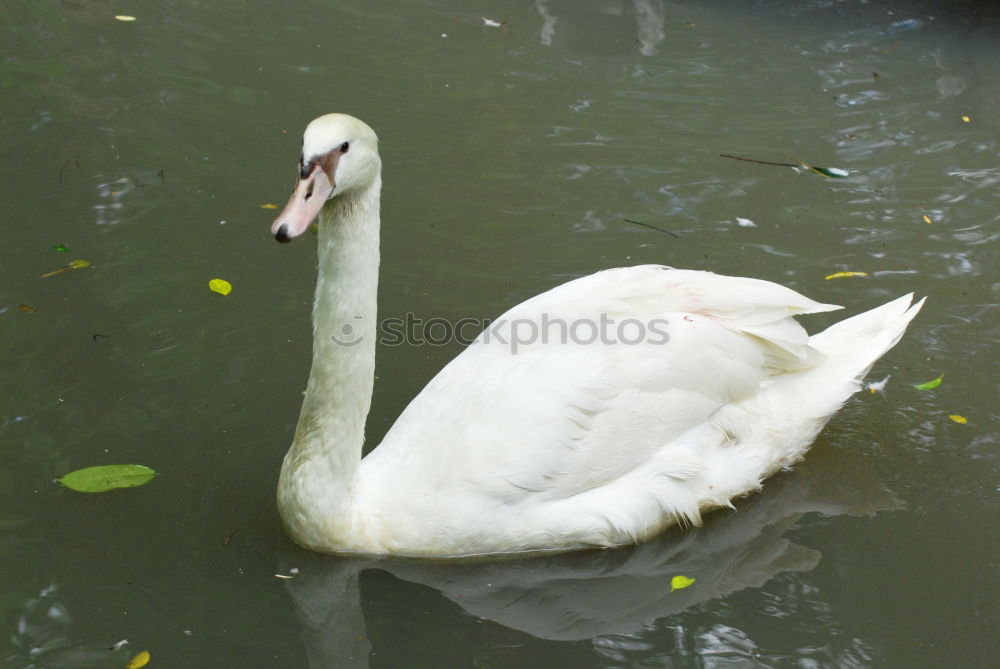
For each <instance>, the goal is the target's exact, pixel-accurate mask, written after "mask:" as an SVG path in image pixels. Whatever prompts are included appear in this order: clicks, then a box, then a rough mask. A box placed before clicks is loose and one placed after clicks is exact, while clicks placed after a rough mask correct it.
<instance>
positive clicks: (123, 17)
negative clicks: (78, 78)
mask: <svg viewBox="0 0 1000 669" xmlns="http://www.w3.org/2000/svg"><path fill="white" fill-rule="evenodd" d="M115 20H116V21H126V22H128V21H135V17H134V16H129V15H128V14H117V15H116V16H115ZM138 666H140V667H141V666H142V665H141V664H140V665H138Z"/></svg>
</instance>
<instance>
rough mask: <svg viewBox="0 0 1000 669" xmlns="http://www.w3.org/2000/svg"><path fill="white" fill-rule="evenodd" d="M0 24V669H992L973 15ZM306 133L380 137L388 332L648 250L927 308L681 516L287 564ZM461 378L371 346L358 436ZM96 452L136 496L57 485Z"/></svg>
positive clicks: (278, 16) (243, 12)
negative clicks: (713, 501) (816, 413)
mask: <svg viewBox="0 0 1000 669" xmlns="http://www.w3.org/2000/svg"><path fill="white" fill-rule="evenodd" d="M0 17H2V18H3V23H2V27H0V34H2V36H3V39H2V43H0V55H2V58H0V86H2V91H3V96H2V98H0V109H2V115H0V118H2V121H0V138H2V142H0V147H2V152H3V156H4V160H3V161H2V163H0V170H2V181H3V184H4V189H5V193H6V198H5V201H6V203H7V207H8V209H7V214H6V215H5V229H6V230H7V233H6V235H5V240H4V244H3V246H2V250H0V340H2V344H3V345H2V349H0V350H2V351H3V353H2V355H3V358H2V365H0V379H2V386H0V388H2V392H0V453H2V455H3V459H2V463H0V499H2V502H0V564H2V565H3V567H2V569H0V626H2V634H0V639H2V640H0V665H2V666H4V667H18V668H21V667H25V668H26V667H53V668H55V667H75V668H89V667H124V666H125V665H126V664H127V663H128V662H129V660H130V659H131V658H133V657H134V656H135V655H137V654H138V653H139V652H140V651H148V652H149V653H150V657H151V661H150V663H149V665H148V666H150V667H185V666H186V667H209V666H211V667H264V666H267V667H276V668H285V667H310V668H311V669H320V668H327V667H371V668H376V667H410V668H414V667H428V668H432V667H433V668H438V667H535V666H537V667H541V666H566V667H580V668H582V667H595V668H596V667H671V668H674V667H714V668H721V667H726V668H732V667H740V668H742V667H803V668H810V667H834V666H836V667H901V668H902V667H906V668H914V667H928V668H930V667H934V668H936V667H942V666H954V667H985V666H995V665H997V663H998V662H1000V644H998V641H997V638H998V637H997V634H996V630H997V626H998V623H1000V616H998V606H997V603H998V601H1000V579H998V573H997V555H1000V511H998V508H1000V505H998V503H997V502H998V495H1000V423H998V417H1000V412H998V408H997V407H998V405H997V382H996V379H997V377H998V375H1000V355H998V340H1000V275H998V273H997V271H996V268H997V266H998V262H1000V257H998V256H1000V254H998V251H997V240H998V236H1000V230H998V221H1000V215H998V212H1000V189H998V185H1000V152H998V139H1000V79H998V78H997V76H996V63H997V62H998V60H1000V39H998V34H1000V11H998V10H997V8H996V7H995V5H993V3H989V2H973V1H972V0H968V1H964V2H963V1H960V0H954V1H953V2H948V1H944V0H942V1H940V2H932V1H931V0H924V1H920V0H912V1H907V0H889V1H887V2H878V3H875V2H867V1H865V0H806V1H803V2H782V1H779V0H754V1H749V2H743V1H737V0H729V1H726V0H720V1H718V2H711V3H706V2H695V1H691V0H688V1H676V2H674V1H667V0H588V1H586V2H569V1H568V0H534V1H529V0H524V1H522V2H516V3H494V2H484V1H482V0H473V1H472V2H465V3H456V2H446V1H445V0H400V1H398V2H383V3H369V2H362V1H361V0H341V1H340V2H329V1H326V2H320V1H319V0H292V1H291V2H285V3H254V2H248V1H246V0H215V1H213V2H178V1H173V2H171V1H167V0H161V1H158V2H141V3H140V2H121V3H112V2H106V1H103V0H100V1H94V2H82V1H79V0H62V1H56V0H32V1H29V0H10V1H8V2H5V3H4V4H3V7H2V8H0ZM129 19H131V20H129ZM330 111H342V112H348V113H351V114H353V115H355V116H358V117H360V118H362V119H364V120H365V121H367V122H368V123H369V124H370V125H371V126H372V127H373V128H375V130H376V131H377V132H378V133H379V137H380V149H381V152H382V156H383V161H384V169H385V188H384V192H383V203H382V221H383V223H382V261H381V262H382V269H381V277H380V283H381V290H380V296H379V309H380V311H381V313H382V314H384V315H387V316H402V315H404V314H407V313H409V314H413V315H416V316H418V317H421V318H425V319H426V318H432V317H435V318H442V319H448V320H450V321H451V322H454V321H455V320H457V319H461V318H477V319H482V318H490V317H495V316H497V315H499V314H500V313H502V312H503V311H505V310H506V309H507V308H509V307H510V306H512V305H514V304H516V303H518V302H520V301H522V300H524V299H527V298H528V297H530V296H532V295H535V294H537V293H538V292H540V291H543V290H546V289H548V288H550V287H552V286H555V285H557V284H559V283H561V282H563V281H566V280H568V279H570V278H574V277H578V276H583V275H585V274H589V273H591V272H594V271H597V270H600V269H604V268H608V267H616V266H623V265H634V264H642V263H663V264H668V265H672V266H676V267H687V268H693V269H706V270H712V271H715V272H719V273H725V274H734V275H739V276H753V277H759V278H764V279H769V280H772V281H776V282H779V283H782V284H784V285H788V286H790V287H792V288H794V289H795V290H798V291H800V292H802V293H804V294H805V295H808V296H810V297H812V298H814V299H817V300H819V301H822V302H829V303H834V304H841V305H844V306H845V307H846V309H845V311H844V312H841V313H845V314H853V313H857V312H860V311H862V310H864V309H868V308H871V307H874V306H876V305H878V304H881V303H882V302H885V301H887V300H889V299H891V298H893V297H896V296H899V295H902V294H905V293H909V292H914V293H916V294H917V295H927V296H928V302H927V304H926V306H925V307H924V309H923V311H922V312H921V313H920V314H919V316H918V317H917V319H916V320H915V321H914V322H913V324H912V325H911V327H910V328H909V331H908V332H907V334H906V336H905V337H904V339H903V340H902V342H901V343H900V344H899V345H898V346H896V347H895V348H894V349H893V350H892V351H891V352H890V353H888V354H887V355H886V356H885V357H884V359H883V360H882V361H880V362H879V363H878V364H877V365H876V367H875V368H874V369H873V371H872V372H871V374H870V377H869V381H876V382H877V381H882V380H884V379H887V382H886V383H885V385H884V387H881V389H876V392H862V393H859V394H857V395H856V396H855V397H854V398H852V399H851V400H850V401H848V403H847V404H846V405H845V406H844V408H843V409H842V410H841V411H840V413H838V415H837V416H836V417H835V418H834V419H833V420H832V421H831V422H830V423H829V425H828V426H827V427H826V429H825V430H824V431H823V433H822V434H821V436H820V437H819V439H818V440H817V442H816V443H815V444H814V446H813V448H812V450H811V451H810V453H809V455H808V456H807V458H806V459H805V461H804V462H802V463H801V464H800V465H798V466H796V467H795V468H794V469H792V470H790V471H787V472H782V473H781V474H779V475H778V476H776V477H774V478H772V479H771V480H769V481H768V482H767V483H766V484H765V486H764V489H763V491H762V492H761V493H759V494H755V495H751V496H749V497H746V498H744V499H741V500H739V501H738V502H737V504H736V509H735V511H720V512H716V513H714V514H712V515H710V516H708V517H707V519H706V522H705V524H704V526H703V527H701V528H697V529H690V530H684V529H677V528H675V529H672V530H670V531H668V532H666V533H665V534H663V535H662V536H660V537H658V538H657V539H655V540H653V541H651V542H648V543H646V544H644V545H641V546H637V547H632V548H623V549H617V550H605V551H584V552H580V553H575V554H567V555H562V556H556V557H544V558H538V559H531V560H504V561H492V562H490V561H487V562H478V563H461V564H454V563H440V562H434V563H424V562H419V561H406V560H348V559H344V558H337V557H330V556H321V555H313V554H311V553H309V552H307V551H304V550H302V549H300V548H298V547H296V546H295V545H294V544H292V543H291V542H290V541H289V540H288V539H287V538H286V537H285V536H284V534H283V532H282V530H281V526H280V523H279V520H278V517H277V512H276V509H275V503H274V490H275V485H276V481H277V474H278V471H279V468H280V465H281V459H282V456H283V454H284V452H285V450H286V448H287V446H288V444H289V443H290V441H291V438H292V435H293V431H294V426H295V421H296V419H297V416H298V409H299V405H300V403H301V398H302V391H303V390H304V388H305V382H306V379H307V376H308V372H309V365H310V344H311V330H310V325H309V312H310V306H311V301H312V290H313V285H314V279H315V272H316V259H315V238H313V237H311V236H309V235H306V236H305V237H304V238H303V239H302V240H299V241H298V242H297V243H295V244H291V245H289V246H279V245H277V244H275V243H274V240H273V238H272V237H271V236H270V234H269V227H270V223H271V221H272V220H273V219H274V216H275V214H276V212H275V211H274V209H273V207H274V206H275V205H277V206H281V205H282V204H283V202H284V200H285V199H286V198H287V197H288V195H289V192H290V189H291V186H292V184H293V180H294V178H295V174H296V161H297V160H298V152H299V148H300V137H301V132H302V129H303V128H304V127H305V124H306V123H307V122H308V121H309V120H310V119H312V118H313V117H315V116H318V115H320V114H323V113H326V112H330ZM721 154H726V155H728V156H736V157H737V158H745V159H750V160H756V161H762V162H764V163H775V162H776V163H787V164H789V165H791V167H789V166H776V165H768V164H761V163H756V162H749V161H747V160H737V159H733V158H729V157H724V156H723V155H721ZM815 168H836V169H838V170H843V171H845V172H846V173H847V174H846V176H843V177H841V176H835V177H830V176H828V175H827V174H823V173H821V172H822V170H817V169H815ZM75 260H85V261H86V263H79V264H80V265H83V264H86V266H81V267H78V268H71V269H66V271H62V272H59V273H56V274H50V273H51V272H54V271H56V270H59V269H62V268H67V267H68V266H69V265H70V264H71V263H72V262H73V261H75ZM839 272H863V273H864V274H865V276H860V275H855V276H842V277H840V278H828V277H830V276H831V275H833V274H836V273H839ZM43 274H50V275H49V276H46V277H45V278H42V275H43ZM215 278H222V279H225V280H226V281H228V282H229V283H230V284H231V285H232V292H231V293H229V294H228V295H226V296H223V295H221V294H219V293H216V292H213V291H211V290H209V287H208V283H209V281H210V280H212V279H215ZM839 317H840V315H839V314H833V315H826V314H821V315H817V316H812V317H807V318H805V319H803V322H804V323H805V325H806V327H808V328H809V329H810V331H815V330H818V329H821V328H822V327H825V326H826V325H827V324H829V323H831V322H833V320H834V319H836V318H839ZM460 351H461V342H454V341H452V342H448V343H446V344H444V345H431V344H429V343H424V344H423V345H404V346H382V347H380V348H379V350H378V366H377V370H376V374H377V381H376V390H375V397H374V401H373V407H372V410H371V413H370V415H369V417H368V427H367V441H368V444H369V445H373V444H377V443H378V442H379V440H380V439H381V437H382V435H383V434H384V433H385V431H386V430H387V429H388V427H389V426H390V425H391V424H392V422H393V421H394V420H395V418H396V416H398V415H399V413H400V412H401V411H402V409H403V408H404V407H405V406H406V404H407V402H408V401H409V400H410V399H411V398H412V397H413V396H414V395H415V394H416V393H417V392H418V391H419V390H420V388H422V387H423V386H424V384H426V382H427V381H428V380H429V379H430V378H431V377H432V376H433V375H434V374H435V372H436V371H437V370H439V369H440V368H441V367H442V366H443V365H444V364H445V363H446V362H447V361H448V360H449V359H451V358H452V357H453V356H455V355H456V354H457V353H459V352H460ZM942 374H943V378H942V380H941V383H940V385H938V386H937V387H936V388H933V389H923V390H922V389H918V388H915V386H917V385H921V384H924V383H926V382H928V381H931V380H933V379H936V378H938V377H939V376H940V375H942ZM114 463H137V464H143V465H147V466H149V467H152V468H153V469H155V470H156V471H157V472H158V476H157V477H156V478H155V479H154V480H153V481H152V482H151V483H149V484H148V485H145V486H143V487H140V488H135V489H130V490H118V491H113V492H109V493H105V494H94V495H86V494H81V493H75V492H72V491H70V490H67V489H66V488H64V487H62V486H61V485H59V484H58V483H56V482H55V479H57V478H59V477H60V476H62V475H63V474H65V473H67V472H69V471H72V470H76V469H80V468H82V467H87V466H91V465H98V464H114ZM678 575H682V576H685V577H686V578H689V579H694V581H693V582H692V583H690V584H689V585H687V587H682V588H673V589H672V587H671V583H672V580H673V579H674V577H675V576H678ZM126 640H127V643H123V642H125V641H126Z"/></svg>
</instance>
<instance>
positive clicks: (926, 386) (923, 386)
mask: <svg viewBox="0 0 1000 669" xmlns="http://www.w3.org/2000/svg"><path fill="white" fill-rule="evenodd" d="M943 378H944V374H940V375H939V376H938V377H937V378H936V379H931V380H930V381H928V382H927V383H919V384H917V385H915V386H913V387H914V388H916V389H917V390H934V389H935V388H937V387H938V386H940V385H941V379H943Z"/></svg>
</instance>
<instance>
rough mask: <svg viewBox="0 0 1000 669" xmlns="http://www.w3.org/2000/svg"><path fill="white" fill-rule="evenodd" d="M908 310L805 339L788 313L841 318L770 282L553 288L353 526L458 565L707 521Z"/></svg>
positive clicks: (395, 446)
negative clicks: (464, 557)
mask: <svg viewBox="0 0 1000 669" xmlns="http://www.w3.org/2000/svg"><path fill="white" fill-rule="evenodd" d="M909 303H910V298H909V297H906V298H901V299H900V300H897V301H895V302H893V303H890V305H887V306H886V307H883V308H882V310H883V311H882V312H881V314H876V316H875V317H873V318H869V319H867V320H866V317H867V314H862V315H861V316H858V317H855V318H854V319H850V320H849V321H847V323H851V322H852V321H854V326H842V327H841V328H840V329H841V330H842V331H843V332H841V333H840V334H838V332H837V326H835V327H834V328H831V330H829V331H828V332H827V333H824V334H821V335H817V337H815V338H813V340H810V338H809V336H808V335H807V333H806V331H805V330H804V329H803V328H802V327H801V326H800V325H799V324H798V323H797V322H796V321H795V320H794V318H793V316H795V315H798V314H807V313H815V312H820V311H829V310H831V309H837V308H839V307H835V306H831V305H825V304H820V303H817V302H814V301H812V300H810V299H808V298H805V297H803V296H802V295H799V294H798V293H796V292H794V291H792V290H790V289H787V288H784V287H782V286H779V285H777V284H773V283H770V282H766V281H760V280H756V279H745V278H734V277H726V276H720V275H715V274H711V273H708V272H697V271H686V270H674V269H669V268H665V267H660V266H641V267H632V268H623V269H616V270H608V271H605V272H600V273H597V274H594V275H591V276H587V277H583V278H580V279H577V280H575V281H571V282H569V283H566V284H563V285H561V286H558V287H557V288H554V289H552V290H550V291H548V292H546V293H543V294H541V295H538V296H536V297H534V298H532V299H530V300H528V301H526V302H524V303H522V304H520V305H518V306H517V307H514V308H513V309H511V310H510V311H508V312H507V313H505V314H504V315H503V316H501V317H500V318H499V319H497V321H494V324H493V326H491V327H490V328H489V329H487V331H486V332H484V333H483V335H481V336H480V338H479V339H478V340H477V341H476V342H475V343H474V344H473V345H471V346H469V347H468V348H467V349H466V350H465V351H464V352H463V353H462V354H461V355H459V356H458V357H457V358H455V359H454V360H453V361H452V362H451V363H450V364H449V365H448V366H446V367H445V368H444V369H443V370H442V371H441V372H440V373H439V374H438V375H437V376H436V377H435V378H434V379H433V380H432V381H431V382H430V383H429V384H428V385H427V387H426V388H425V389H424V390H423V392H421V393H420V395H418V396H417V397H416V398H415V399H414V400H413V402H412V403H411V404H410V405H409V406H408V407H407V409H406V410H405V411H404V412H403V414H402V415H401V416H400V418H399V420H398V421H397V423H396V424H395V425H394V426H393V428H392V429H391V430H390V431H389V433H388V434H387V435H386V437H385V440H384V441H383V443H382V444H381V445H380V446H378V448H377V449H375V450H374V451H373V452H372V453H371V454H370V455H369V456H368V457H366V458H365V459H364V460H363V461H362V464H361V470H360V474H359V476H358V478H357V491H356V504H355V505H354V508H355V509H356V510H357V511H356V513H357V517H356V518H355V519H354V520H355V523H356V524H355V531H356V532H357V533H359V534H361V535H363V536H364V537H365V539H364V541H367V542H368V543H370V544H371V545H374V546H377V547H379V550H377V551H371V550H370V549H369V550H368V552H392V553H410V554H421V555H461V554H468V553H470V552H504V551H521V550H532V549H542V548H546V547H552V546H557V547H559V548H564V549H565V548H573V547H579V546H584V545H615V544H621V543H625V542H629V541H634V540H637V539H641V538H643V537H646V536H649V535H651V534H654V533H656V532H658V531H659V530H661V529H662V528H663V527H665V526H668V525H670V524H673V523H675V522H681V523H691V524H699V523H700V518H701V516H700V513H701V511H702V510H705V509H709V508H713V507H718V506H724V505H729V504H730V500H731V499H732V498H733V497H735V496H738V495H741V494H744V493H746V492H749V491H751V490H754V489H756V488H757V487H759V485H760V482H761V480H762V479H763V478H764V477H766V476H768V475H769V474H771V473H773V472H774V471H776V470H777V469H779V468H781V467H785V466H788V465H790V464H791V463H793V462H794V461H795V460H797V459H798V458H800V457H801V456H802V454H803V453H804V452H805V450H806V449H807V448H808V446H809V444H810V443H811V441H812V440H813V438H814V437H815V435H816V433H817V432H818V431H819V429H820V428H821V427H822V426H823V424H824V423H825V422H826V420H827V419H828V418H829V416H830V415H831V414H832V413H833V412H834V411H836V409H837V408H838V407H839V406H840V404H841V403H842V402H843V401H844V400H845V399H846V398H847V397H849V396H850V394H852V393H853V392H854V391H856V390H857V388H858V387H859V382H860V381H859V380H860V376H861V375H863V374H864V373H865V372H866V371H867V369H868V368H869V367H870V366H871V364H873V363H874V361H875V360H877V359H878V357H880V356H881V355H882V354H883V353H884V352H885V351H886V350H888V348H889V347H891V346H892V345H893V344H894V343H895V341H897V340H898V338H899V336H900V335H901V334H902V332H903V330H904V329H905V326H906V323H908V322H909V320H910V319H911V318H912V317H913V315H914V314H915V313H916V310H917V309H919V306H920V305H919V304H918V305H915V306H914V307H912V308H910V309H909V310H907V307H908V306H909ZM893 305H894V306H893ZM877 311H878V310H875V312H877ZM875 312H869V313H875ZM859 330H865V331H876V332H879V333H883V334H882V335H880V341H878V343H877V345H873V344H872V343H871V337H869V338H868V341H862V340H859V339H858V338H857V337H856V335H857V334H858V331H859ZM595 333H596V334H597V336H596V337H592V336H591V335H592V334H595ZM602 338H603V340H602ZM591 339H596V341H590V340H591Z"/></svg>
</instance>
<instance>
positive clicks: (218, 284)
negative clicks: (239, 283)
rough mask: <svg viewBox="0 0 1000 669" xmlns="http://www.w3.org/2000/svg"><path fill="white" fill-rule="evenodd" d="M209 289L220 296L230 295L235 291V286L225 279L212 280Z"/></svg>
mask: <svg viewBox="0 0 1000 669" xmlns="http://www.w3.org/2000/svg"><path fill="white" fill-rule="evenodd" d="M208 288H209V290H212V291H215V292H216V293H219V294H220V295H228V294H229V293H231V292H232V290H233V284H231V283H229V282H228V281H226V280H225V279H212V280H211V281H209V282H208Z"/></svg>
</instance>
